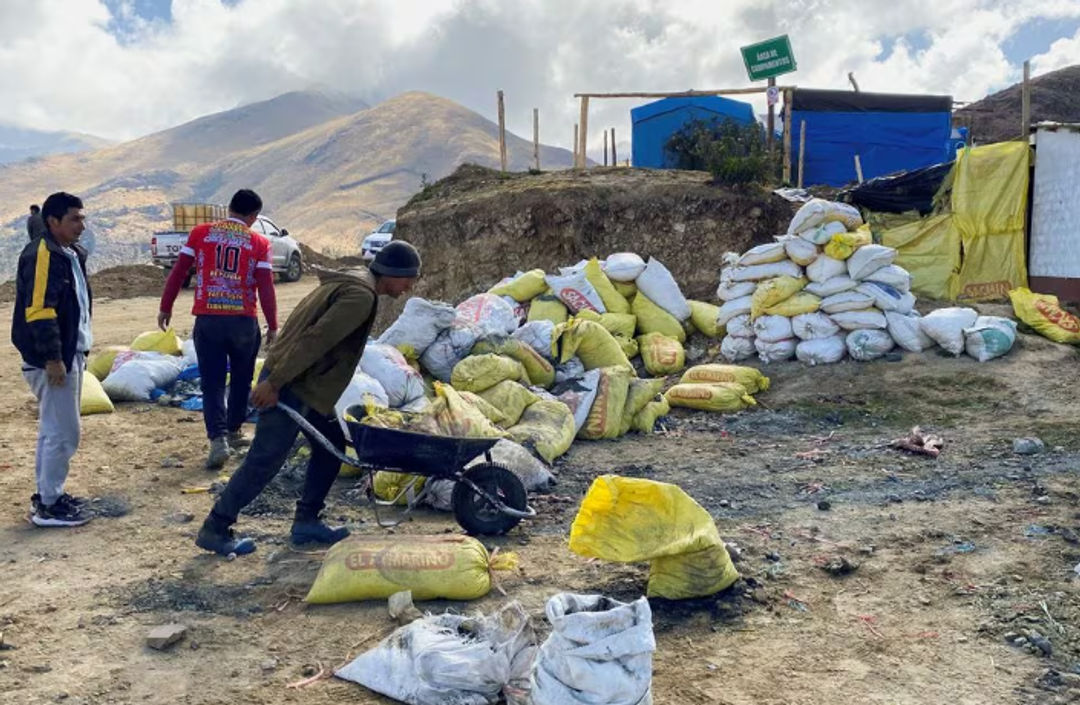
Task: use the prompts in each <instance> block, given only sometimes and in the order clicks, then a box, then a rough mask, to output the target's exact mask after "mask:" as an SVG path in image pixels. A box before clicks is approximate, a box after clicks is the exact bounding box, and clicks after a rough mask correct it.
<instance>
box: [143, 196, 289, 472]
mask: <svg viewBox="0 0 1080 705" xmlns="http://www.w3.org/2000/svg"><path fill="white" fill-rule="evenodd" d="M262 205H263V204H262V199H261V198H259V196H258V194H256V193H255V192H254V191H251V190H249V189H241V190H240V191H237V192H236V194H235V195H234V196H233V197H232V200H231V201H230V202H229V217H228V218H227V219H226V220H222V221H219V222H216V223H204V224H203V225H197V226H195V227H194V228H192V230H191V233H190V234H189V235H188V239H187V244H185V245H184V247H183V248H181V249H180V257H179V258H178V259H177V261H176V264H175V265H173V268H172V272H171V273H170V274H169V279H168V281H166V283H165V291H164V293H162V295H161V305H160V306H159V309H160V312H159V313H158V326H159V327H160V328H161V329H162V330H165V329H166V328H168V326H169V323H170V321H171V320H172V309H173V304H174V303H175V302H176V297H177V295H178V294H179V293H180V289H181V288H182V287H183V284H184V279H185V278H186V277H187V274H188V272H189V271H190V269H191V267H192V266H193V265H194V267H195V304H194V306H193V307H192V309H191V313H192V314H193V315H194V316H195V327H194V329H193V331H192V338H193V340H194V342H195V354H196V355H197V356H198V359H199V380H200V385H201V387H202V395H203V420H204V421H205V423H206V435H207V437H208V438H209V439H210V454H209V456H208V457H207V459H206V468H207V470H220V469H221V468H222V467H223V466H224V465H225V461H226V460H228V459H229V449H230V447H232V448H240V447H243V446H246V445H249V442H248V441H247V439H245V438H244V434H243V432H242V431H241V430H240V427H241V425H242V424H243V423H244V420H245V419H246V418H247V415H248V396H249V395H250V394H251V382H252V377H254V375H255V360H256V357H257V356H258V354H259V346H260V345H261V344H262V336H261V334H260V332H259V319H258V315H257V314H256V312H255V301H256V298H257V299H258V301H259V303H260V304H261V305H262V311H263V316H264V317H265V318H266V326H267V331H266V342H267V344H268V345H271V344H273V342H274V340H275V339H276V338H277V328H278V325H277V299H276V295H275V293H274V272H273V269H272V262H273V260H272V250H271V246H270V242H269V240H267V239H266V238H265V237H264V236H262V235H259V234H258V233H255V232H252V230H251V226H252V224H254V222H255V219H256V218H258V217H259V213H260V212H261V211H262ZM226 376H230V382H229V385H228V387H229V394H228V404H227V405H226V401H225V378H226Z"/></svg>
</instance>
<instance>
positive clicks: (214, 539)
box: [195, 517, 255, 556]
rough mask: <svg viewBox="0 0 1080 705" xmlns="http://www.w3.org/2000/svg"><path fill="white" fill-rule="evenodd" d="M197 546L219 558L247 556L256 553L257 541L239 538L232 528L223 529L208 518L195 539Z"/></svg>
mask: <svg viewBox="0 0 1080 705" xmlns="http://www.w3.org/2000/svg"><path fill="white" fill-rule="evenodd" d="M195 545H196V546H198V547H199V548H203V549H206V550H207V551H213V552H214V553H216V554H218V555H219V556H229V555H230V554H235V555H237V556H246V555H247V554H249V553H254V552H255V541H254V540H252V539H249V538H237V537H236V534H235V532H234V531H233V530H232V528H229V527H226V528H222V527H220V526H218V525H217V524H216V522H214V521H213V519H212V518H210V517H208V518H207V519H206V521H204V522H203V525H202V528H200V529H199V535H198V536H196V537H195Z"/></svg>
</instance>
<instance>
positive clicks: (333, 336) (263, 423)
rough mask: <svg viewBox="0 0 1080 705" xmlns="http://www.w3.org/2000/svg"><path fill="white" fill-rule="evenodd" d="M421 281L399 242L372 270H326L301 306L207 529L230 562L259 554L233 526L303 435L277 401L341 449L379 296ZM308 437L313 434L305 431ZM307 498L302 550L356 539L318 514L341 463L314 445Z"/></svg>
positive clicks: (276, 353) (277, 349)
mask: <svg viewBox="0 0 1080 705" xmlns="http://www.w3.org/2000/svg"><path fill="white" fill-rule="evenodd" d="M419 276H420V255H419V253H418V252H417V251H416V248H414V247H413V246H412V245H410V244H408V243H407V242H403V241H401V240H395V241H394V242H391V243H389V244H388V245H386V247H384V248H383V249H382V250H380V251H379V253H378V254H377V255H376V256H375V260H374V261H373V262H372V263H371V266H370V268H369V269H358V270H349V271H344V272H324V273H321V274H320V275H319V286H318V287H317V288H316V289H315V290H314V291H312V292H311V293H310V294H308V295H307V296H306V297H304V299H303V300H302V301H301V302H300V303H299V304H297V306H296V309H295V310H294V311H293V312H292V314H291V315H290V316H289V319H288V320H287V321H286V322H285V325H284V327H283V328H282V329H281V333H280V335H279V336H278V339H277V341H276V342H275V343H274V345H273V346H272V347H271V349H270V352H269V354H268V355H267V357H266V363H265V364H264V366H263V371H262V374H261V375H260V377H259V383H258V384H257V385H256V386H255V388H254V389H253V390H252V392H251V401H252V404H254V406H255V407H256V408H258V409H259V410H260V413H259V420H258V423H257V424H256V426H255V437H254V439H253V440H252V442H251V448H250V450H249V451H248V454H247V457H246V458H245V459H244V462H243V464H242V465H241V466H240V468H239V469H238V470H237V471H236V472H235V473H234V474H233V476H232V478H231V479H230V480H229V484H228V485H226V487H225V490H224V491H223V492H222V493H221V496H220V497H218V499H217V502H215V503H214V508H213V509H212V510H211V511H210V514H209V516H207V517H206V520H205V521H204V522H203V525H202V528H200V529H199V535H198V537H197V538H196V539H195V544H196V545H197V546H199V547H200V548H204V549H206V550H208V551H213V552H214V553H218V554H220V555H223V556H227V555H229V554H236V555H244V554H248V553H251V552H253V551H254V550H255V542H254V541H253V540H252V539H250V538H237V537H236V536H235V535H234V533H233V529H232V525H233V524H235V523H236V519H237V516H238V515H239V514H240V511H241V510H242V509H243V508H244V507H246V506H247V505H248V504H250V503H251V502H252V501H253V500H254V499H255V498H256V497H257V496H259V494H260V493H261V492H262V491H263V490H264V489H265V488H266V486H267V485H268V484H269V483H270V481H271V480H273V479H274V476H275V475H277V473H278V471H279V470H280V469H281V467H282V465H283V464H284V463H285V460H286V459H287V458H288V455H289V451H290V450H291V449H292V446H293V443H294V442H295V441H296V437H297V435H298V434H299V433H300V432H301V428H300V426H299V425H298V424H297V422H296V421H295V420H293V418H292V417H290V416H289V415H288V414H287V413H286V412H285V411H283V410H282V409H280V408H278V407H277V404H278V402H279V401H280V402H282V403H283V404H286V405H288V406H289V407H291V408H292V409H294V410H295V411H297V412H299V414H300V415H301V416H303V418H304V419H305V420H306V421H307V422H308V423H309V424H311V426H312V427H313V428H314V430H316V431H317V432H318V433H319V434H321V435H322V436H324V437H325V438H326V439H328V440H329V441H330V442H331V443H332V444H333V446H334V447H336V448H337V449H338V450H339V451H343V450H344V447H345V437H344V434H343V433H342V430H341V426H340V425H339V424H338V422H337V419H336V418H335V416H334V404H335V402H337V400H338V398H339V397H340V396H341V394H342V392H344V391H345V388H346V386H348V384H349V381H350V380H351V379H352V376H353V373H354V372H355V370H356V365H357V363H359V362H360V357H361V355H362V354H363V352H364V346H365V345H366V344H367V339H368V336H369V335H370V333H371V327H372V325H373V324H374V322H375V316H376V313H377V310H378V297H379V296H390V297H392V298H397V297H399V296H401V295H402V294H405V293H406V292H408V291H409V290H410V289H411V288H412V286H413V284H414V283H415V282H416V279H417V277H419ZM305 433H306V431H305ZM308 440H309V442H310V444H311V460H310V461H309V462H308V466H307V475H306V477H305V480H304V489H303V494H302V495H301V497H300V499H299V500H298V501H297V503H296V515H295V517H294V519H293V525H292V531H291V538H292V540H293V542H295V543H321V544H332V543H336V542H338V541H340V540H342V539H343V538H345V537H346V536H348V535H349V530H348V529H347V528H345V527H343V526H342V527H330V526H327V525H326V523H325V522H323V520H322V519H321V518H320V517H319V514H320V512H321V511H322V510H323V506H324V502H325V500H326V495H327V494H328V493H329V492H330V487H331V486H332V485H333V483H334V479H335V478H336V477H337V474H338V471H339V470H340V468H341V461H340V460H338V459H337V457H335V456H334V454H332V453H330V452H329V450H327V449H326V448H324V447H323V446H322V444H321V443H319V442H317V441H316V440H314V439H311V438H309V439H308Z"/></svg>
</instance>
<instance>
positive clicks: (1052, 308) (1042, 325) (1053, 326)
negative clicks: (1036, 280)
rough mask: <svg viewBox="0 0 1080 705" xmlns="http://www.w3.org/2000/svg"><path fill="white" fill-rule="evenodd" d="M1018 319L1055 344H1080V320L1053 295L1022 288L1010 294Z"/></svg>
mask: <svg viewBox="0 0 1080 705" xmlns="http://www.w3.org/2000/svg"><path fill="white" fill-rule="evenodd" d="M1009 299H1010V300H1011V301H1012V305H1013V311H1014V312H1016V317H1017V318H1019V319H1020V320H1021V321H1023V322H1024V323H1026V324H1028V325H1029V326H1031V327H1032V328H1034V329H1035V330H1036V331H1037V332H1038V333H1039V334H1040V335H1042V336H1045V337H1047V338H1049V339H1050V340H1053V341H1054V342H1055V343H1071V344H1076V343H1080V319H1078V318H1077V317H1076V316H1074V315H1072V314H1071V313H1069V312H1068V311H1066V310H1065V309H1063V308H1061V306H1060V305H1059V304H1058V297H1056V296H1054V295H1052V294H1035V293H1032V292H1031V290H1030V289H1026V288H1024V287H1021V288H1019V289H1013V290H1012V291H1010V292H1009Z"/></svg>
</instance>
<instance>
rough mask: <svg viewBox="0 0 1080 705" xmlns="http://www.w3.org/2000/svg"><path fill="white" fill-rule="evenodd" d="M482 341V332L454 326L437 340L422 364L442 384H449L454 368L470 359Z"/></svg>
mask: <svg viewBox="0 0 1080 705" xmlns="http://www.w3.org/2000/svg"><path fill="white" fill-rule="evenodd" d="M479 339H480V331H478V330H477V329H476V328H474V327H472V326H468V325H462V326H459V325H457V324H454V325H453V326H451V327H450V328H447V329H446V330H444V331H443V332H442V333H439V336H438V337H437V338H435V342H434V343H432V344H431V345H430V346H429V347H428V349H427V350H425V351H424V354H423V355H421V356H420V364H421V365H423V366H424V369H425V370H427V371H428V372H430V373H431V375H432V376H433V377H435V379H437V380H439V381H441V382H449V381H450V375H451V373H452V372H453V371H454V367H455V366H456V365H457V364H458V363H459V362H461V361H462V360H464V359H465V358H466V357H468V355H469V352H471V351H472V348H473V345H475V344H476V341H477V340H479Z"/></svg>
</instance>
